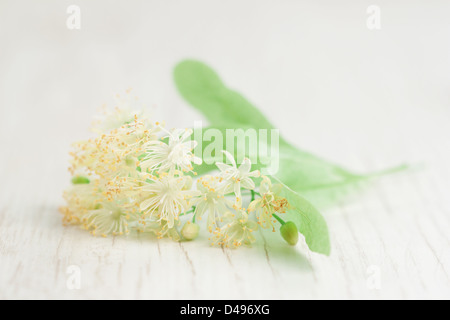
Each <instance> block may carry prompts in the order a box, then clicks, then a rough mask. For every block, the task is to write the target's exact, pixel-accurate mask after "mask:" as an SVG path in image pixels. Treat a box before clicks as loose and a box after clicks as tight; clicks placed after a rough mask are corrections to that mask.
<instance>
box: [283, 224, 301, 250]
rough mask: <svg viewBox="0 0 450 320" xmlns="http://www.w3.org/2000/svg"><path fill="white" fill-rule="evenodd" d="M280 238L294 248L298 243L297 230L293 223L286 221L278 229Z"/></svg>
mask: <svg viewBox="0 0 450 320" xmlns="http://www.w3.org/2000/svg"><path fill="white" fill-rule="evenodd" d="M280 233H281V236H282V237H283V239H284V240H286V242H287V243H289V244H290V245H291V246H295V245H296V244H297V242H298V229H297V226H296V225H295V223H293V222H292V221H288V222H286V223H285V224H283V225H282V226H281V228H280Z"/></svg>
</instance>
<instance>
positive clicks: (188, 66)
mask: <svg viewBox="0 0 450 320" xmlns="http://www.w3.org/2000/svg"><path fill="white" fill-rule="evenodd" d="M174 80H175V84H176V86H177V88H178V90H179V92H180V93H181V95H182V96H183V97H184V98H185V99H186V101H188V102H189V103H190V104H191V105H192V106H193V107H194V108H196V109H198V110H199V111H200V112H201V113H203V114H204V115H205V116H206V118H207V119H208V120H209V121H210V122H211V125H213V126H215V127H216V126H217V127H224V128H240V127H242V126H246V127H253V128H265V129H272V128H273V126H272V124H271V123H270V122H269V121H268V120H267V119H266V117H265V116H264V115H263V114H262V113H261V112H260V111H259V110H258V109H257V108H256V107H254V106H253V105H252V104H251V103H250V102H248V101H247V100H246V99H245V98H244V97H243V96H242V95H240V94H239V93H238V92H236V91H233V90H231V89H228V88H227V87H226V86H225V85H224V84H223V82H222V80H220V78H219V76H218V75H217V73H216V72H214V70H212V69H211V68H210V67H208V66H207V65H205V64H204V63H202V62H199V61H195V60H185V61H182V62H181V63H179V64H178V65H177V66H176V67H175V70H174Z"/></svg>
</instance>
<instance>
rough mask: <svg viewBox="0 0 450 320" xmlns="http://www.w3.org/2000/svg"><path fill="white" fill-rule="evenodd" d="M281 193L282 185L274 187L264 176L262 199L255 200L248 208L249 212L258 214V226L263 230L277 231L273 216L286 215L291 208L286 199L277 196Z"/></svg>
mask: <svg viewBox="0 0 450 320" xmlns="http://www.w3.org/2000/svg"><path fill="white" fill-rule="evenodd" d="M280 191H281V185H279V184H276V185H274V186H273V185H272V182H271V181H270V179H269V178H268V177H265V176H264V177H263V180H262V181H261V185H260V187H259V192H260V194H261V198H259V199H256V200H253V201H252V202H251V203H250V204H249V206H248V211H249V212H253V211H255V212H256V217H257V218H258V224H259V225H260V226H262V227H263V228H270V227H271V228H273V230H274V231H275V226H274V220H273V218H272V217H273V214H274V213H276V212H277V213H285V212H286V210H287V208H288V206H289V204H288V202H287V200H286V199H285V198H282V197H280V196H278V195H277V194H278V193H279V192H280Z"/></svg>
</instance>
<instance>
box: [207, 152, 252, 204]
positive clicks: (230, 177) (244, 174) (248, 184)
mask: <svg viewBox="0 0 450 320" xmlns="http://www.w3.org/2000/svg"><path fill="white" fill-rule="evenodd" d="M222 152H223V153H224V154H225V156H226V157H227V159H228V160H229V161H230V162H231V164H232V165H228V164H225V163H222V162H217V163H216V166H217V167H218V168H219V170H220V174H219V176H220V177H222V178H223V179H225V181H226V182H225V186H224V193H225V194H228V193H231V192H234V194H235V195H236V206H237V207H239V208H240V207H241V206H242V196H241V188H244V189H249V190H253V189H255V182H253V180H252V179H251V178H252V177H259V175H260V173H259V171H258V170H255V171H251V172H250V169H251V167H252V163H251V161H250V159H248V158H245V159H244V161H243V163H242V164H241V165H240V166H239V168H238V167H237V165H236V161H234V157H233V156H232V155H231V154H230V153H229V152H228V151H225V150H224V151H222Z"/></svg>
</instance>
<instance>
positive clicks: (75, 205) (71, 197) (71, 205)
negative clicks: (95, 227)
mask: <svg viewBox="0 0 450 320" xmlns="http://www.w3.org/2000/svg"><path fill="white" fill-rule="evenodd" d="M85 182H86V181H85ZM99 194H100V189H99V188H98V187H96V186H94V185H93V184H87V183H82V184H75V185H74V186H72V187H71V188H70V189H69V190H67V191H65V192H64V195H63V197H64V199H65V200H66V202H67V206H65V207H61V208H60V212H61V213H62V214H63V215H64V218H63V223H64V224H80V223H81V220H82V217H83V216H84V215H85V214H86V212H88V211H89V210H94V209H95V207H96V206H97V204H98V202H99Z"/></svg>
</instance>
